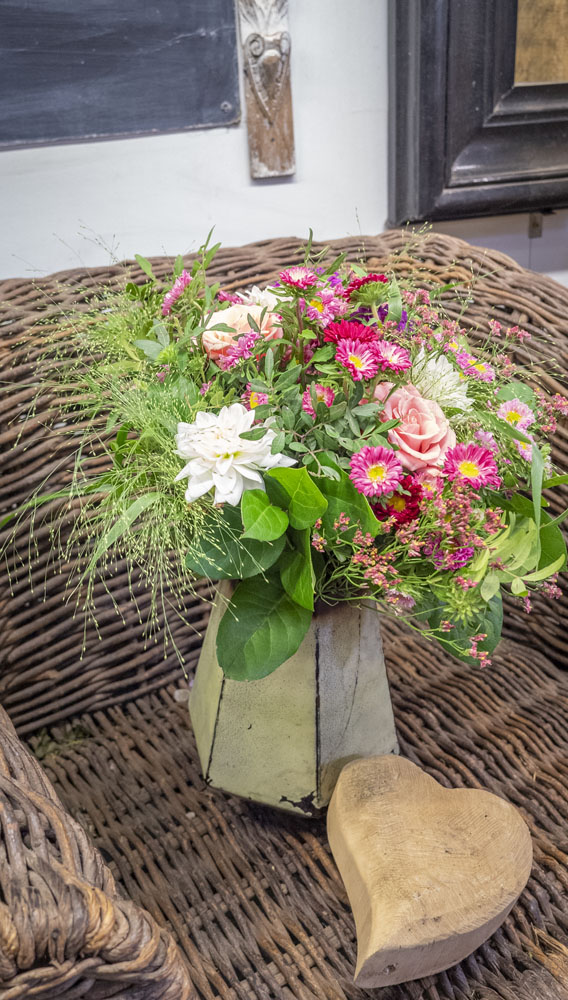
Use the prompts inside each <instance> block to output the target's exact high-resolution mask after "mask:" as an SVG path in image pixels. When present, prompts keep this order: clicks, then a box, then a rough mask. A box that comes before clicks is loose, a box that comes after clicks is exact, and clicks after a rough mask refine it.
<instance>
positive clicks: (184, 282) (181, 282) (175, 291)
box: [162, 268, 191, 316]
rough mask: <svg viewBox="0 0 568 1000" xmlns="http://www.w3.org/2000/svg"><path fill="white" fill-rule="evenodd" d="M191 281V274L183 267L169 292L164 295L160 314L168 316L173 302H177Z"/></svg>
mask: <svg viewBox="0 0 568 1000" xmlns="http://www.w3.org/2000/svg"><path fill="white" fill-rule="evenodd" d="M190 283H191V274H189V272H188V271H186V270H185V268H184V269H183V271H182V272H181V274H180V275H179V277H177V278H176V280H175V281H174V283H173V285H172V287H171V288H170V290H169V292H166V294H165V295H164V301H163V302H162V316H168V315H169V313H171V311H172V306H173V304H174V302H177V300H178V299H179V297H180V295H182V293H183V291H184V289H186V288H187V286H188V285H189V284H190Z"/></svg>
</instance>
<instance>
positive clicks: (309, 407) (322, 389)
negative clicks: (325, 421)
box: [302, 385, 335, 417]
mask: <svg viewBox="0 0 568 1000" xmlns="http://www.w3.org/2000/svg"><path fill="white" fill-rule="evenodd" d="M312 388H313V390H314V392H315V394H316V399H317V401H318V403H325V405H326V406H332V405H333V400H334V399H335V393H334V391H333V389H332V388H331V386H329V385H314V386H312ZM302 409H303V410H305V411H306V413H309V414H310V416H311V417H315V415H316V411H315V410H314V407H313V404H312V396H311V393H310V390H309V389H306V391H305V392H304V395H303V396H302Z"/></svg>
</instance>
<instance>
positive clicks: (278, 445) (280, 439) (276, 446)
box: [270, 431, 286, 455]
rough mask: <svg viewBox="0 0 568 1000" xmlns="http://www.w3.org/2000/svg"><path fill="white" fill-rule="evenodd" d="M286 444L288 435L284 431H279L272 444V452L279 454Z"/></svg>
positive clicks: (272, 453)
mask: <svg viewBox="0 0 568 1000" xmlns="http://www.w3.org/2000/svg"><path fill="white" fill-rule="evenodd" d="M285 444H286V435H285V434H284V431H278V433H277V434H275V435H274V438H273V440H272V444H271V445H270V454H271V455H279V454H280V452H281V451H282V449H283V447H284V445H285Z"/></svg>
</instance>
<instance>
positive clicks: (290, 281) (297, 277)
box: [279, 267, 318, 288]
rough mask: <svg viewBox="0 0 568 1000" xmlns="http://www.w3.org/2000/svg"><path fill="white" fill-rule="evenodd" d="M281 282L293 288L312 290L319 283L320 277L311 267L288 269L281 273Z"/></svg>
mask: <svg viewBox="0 0 568 1000" xmlns="http://www.w3.org/2000/svg"><path fill="white" fill-rule="evenodd" d="M279 278H280V281H282V282H283V284H285V285H291V287H292V288H311V287H312V286H313V285H315V284H316V283H317V280H318V276H317V274H314V272H313V271H312V270H311V269H310V268H309V267H288V268H286V270H285V271H280V274H279Z"/></svg>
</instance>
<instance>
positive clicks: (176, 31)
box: [0, 0, 240, 146]
mask: <svg viewBox="0 0 568 1000" xmlns="http://www.w3.org/2000/svg"><path fill="white" fill-rule="evenodd" d="M239 118H240V102H239V80H238V64H237V38H236V16H235V3H234V0H154V2H152V0H0V144H1V145H4V146H18V145H31V144H33V143H50V142H61V141H63V142H65V141H67V142H68V141H71V140H76V139H90V138H99V137H105V136H119V135H132V134H148V133H152V132H177V131H182V130H183V129H188V128H199V127H203V126H214V125H229V124H233V123H234V122H236V121H238V120H239Z"/></svg>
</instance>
